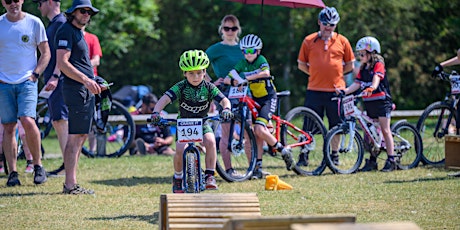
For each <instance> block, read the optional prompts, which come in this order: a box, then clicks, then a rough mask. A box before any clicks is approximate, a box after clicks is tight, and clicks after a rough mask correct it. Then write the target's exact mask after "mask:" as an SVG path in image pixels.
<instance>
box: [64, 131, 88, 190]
mask: <svg viewBox="0 0 460 230" xmlns="http://www.w3.org/2000/svg"><path fill="white" fill-rule="evenodd" d="M87 136H88V134H69V135H68V138H67V143H66V145H65V150H64V167H65V186H66V188H73V187H74V186H75V185H76V184H77V165H78V158H79V156H80V152H81V148H82V146H83V143H84V142H85V140H86V138H87Z"/></svg>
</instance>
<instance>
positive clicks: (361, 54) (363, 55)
mask: <svg viewBox="0 0 460 230" xmlns="http://www.w3.org/2000/svg"><path fill="white" fill-rule="evenodd" d="M358 55H359V56H360V57H365V56H366V53H358Z"/></svg>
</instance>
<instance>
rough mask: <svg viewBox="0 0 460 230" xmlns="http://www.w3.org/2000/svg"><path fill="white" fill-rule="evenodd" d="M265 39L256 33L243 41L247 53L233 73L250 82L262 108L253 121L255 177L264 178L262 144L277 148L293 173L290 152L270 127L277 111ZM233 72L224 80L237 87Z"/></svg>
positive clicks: (251, 89) (242, 49) (252, 93)
mask: <svg viewBox="0 0 460 230" xmlns="http://www.w3.org/2000/svg"><path fill="white" fill-rule="evenodd" d="M262 45H263V44H262V40H261V39H260V38H259V37H258V36H257V35H254V34H248V35H246V36H244V37H243V38H242V39H241V41H240V49H241V51H242V52H243V54H244V58H245V59H244V60H241V61H240V62H238V63H237V64H236V65H235V68H234V70H235V71H236V72H237V73H238V74H239V75H242V78H244V79H245V80H246V81H248V84H249V89H250V91H251V95H252V98H253V99H254V100H255V101H256V102H257V103H258V104H259V105H260V106H261V108H260V110H259V111H258V112H259V116H258V117H257V119H256V120H255V121H254V123H255V125H254V133H255V135H256V143H257V146H258V147H259V148H257V163H256V168H255V169H254V173H253V178H254V179H261V178H263V177H264V176H265V175H264V174H265V173H264V172H263V171H262V154H263V148H262V146H263V144H264V142H267V144H269V145H270V146H273V148H274V149H276V150H277V151H279V152H281V154H282V157H283V160H284V161H285V163H286V168H287V169H288V170H291V167H292V166H293V165H294V162H293V160H292V154H291V152H290V151H289V150H288V149H286V148H284V146H283V145H282V144H281V143H280V142H278V141H277V140H276V138H275V137H274V136H273V135H272V134H271V133H270V131H269V130H268V128H267V124H268V123H269V121H270V119H271V116H272V115H273V114H274V113H275V112H276V102H277V97H276V87H275V85H274V84H273V77H272V76H271V75H270V66H269V65H268V62H267V59H265V57H264V56H263V55H261V54H260V53H261V50H262ZM232 72H234V71H231V72H230V73H229V74H228V75H227V77H226V78H225V79H224V83H225V84H229V85H232V86H237V85H238V84H239V82H238V81H237V80H236V79H235V78H236V77H237V76H233V75H232V74H231V73H232Z"/></svg>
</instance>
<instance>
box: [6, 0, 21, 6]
mask: <svg viewBox="0 0 460 230" xmlns="http://www.w3.org/2000/svg"><path fill="white" fill-rule="evenodd" d="M13 2H15V3H18V2H19V0H5V3H6V4H7V5H9V4H11V3H13Z"/></svg>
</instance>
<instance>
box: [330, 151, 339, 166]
mask: <svg viewBox="0 0 460 230" xmlns="http://www.w3.org/2000/svg"><path fill="white" fill-rule="evenodd" d="M331 159H332V164H334V165H336V166H339V165H340V161H339V154H338V153H332V154H331Z"/></svg>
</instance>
